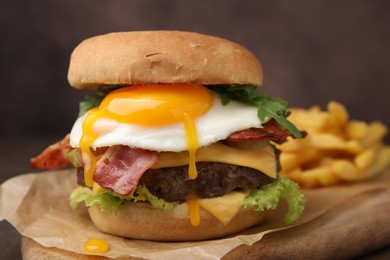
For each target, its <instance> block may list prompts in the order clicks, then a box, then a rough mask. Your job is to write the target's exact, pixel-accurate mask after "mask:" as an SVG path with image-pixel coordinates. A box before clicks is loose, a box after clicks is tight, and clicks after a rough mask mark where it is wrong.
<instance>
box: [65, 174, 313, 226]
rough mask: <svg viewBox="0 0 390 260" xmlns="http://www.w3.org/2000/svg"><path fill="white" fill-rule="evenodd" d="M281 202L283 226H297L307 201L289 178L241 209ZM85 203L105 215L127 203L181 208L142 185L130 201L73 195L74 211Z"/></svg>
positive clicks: (80, 191)
mask: <svg viewBox="0 0 390 260" xmlns="http://www.w3.org/2000/svg"><path fill="white" fill-rule="evenodd" d="M280 200H286V201H287V204H288V212H287V214H286V215H285V217H284V219H283V220H284V222H285V223H286V224H292V223H294V222H296V221H297V220H298V219H299V217H300V216H301V214H302V212H303V210H304V206H305V203H306V200H305V197H304V196H303V194H301V193H300V192H299V186H298V184H296V183H295V182H293V181H291V180H290V179H289V178H287V177H281V178H279V179H278V180H277V181H275V182H274V183H271V184H268V185H265V186H263V187H262V188H260V189H253V190H251V192H250V193H249V195H248V196H247V197H246V198H245V199H244V201H243V202H242V206H243V207H244V208H247V207H253V208H254V210H257V211H264V210H272V209H275V208H276V207H277V206H278V204H279V202H280ZM83 201H84V203H85V205H86V206H87V207H92V206H95V205H99V206H100V209H101V210H102V211H103V212H112V211H115V210H117V209H118V208H119V206H120V205H121V204H122V203H124V202H126V201H134V202H137V201H147V202H150V203H151V204H152V206H153V207H155V208H159V209H172V208H173V207H174V206H175V205H177V204H178V203H176V202H167V201H165V200H163V199H159V198H157V197H156V196H154V195H153V194H151V193H150V191H149V190H148V189H147V188H146V187H145V186H142V185H141V186H138V188H137V189H136V191H135V192H134V193H133V194H131V195H130V196H128V197H121V196H118V195H115V194H114V193H112V192H111V191H108V190H107V191H103V192H100V193H97V194H94V193H93V192H92V191H91V190H90V189H89V188H85V187H79V188H77V189H75V190H74V191H73V193H72V194H71V195H70V206H71V208H73V209H74V208H76V206H77V204H79V203H81V202H83Z"/></svg>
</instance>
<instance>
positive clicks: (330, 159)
mask: <svg viewBox="0 0 390 260" xmlns="http://www.w3.org/2000/svg"><path fill="white" fill-rule="evenodd" d="M327 110H328V111H322V110H321V108H320V107H318V106H314V107H312V108H310V109H300V108H297V109H291V112H292V114H291V116H290V117H289V119H290V121H292V122H293V123H294V124H295V125H296V126H297V127H298V128H299V129H301V130H304V131H306V132H307V133H308V135H307V137H306V138H303V139H290V140H289V141H288V142H285V143H283V144H281V145H277V148H278V149H280V150H281V155H280V163H281V167H282V171H281V175H286V176H288V177H290V178H291V179H292V180H294V181H296V182H298V183H299V184H300V185H301V186H303V187H318V186H328V185H333V184H336V183H340V182H345V181H361V180H366V179H370V178H373V177H374V176H377V175H379V174H380V173H382V172H383V171H384V170H385V169H386V168H388V167H389V166H390V146H386V145H384V143H383V137H384V136H385V135H386V133H387V128H386V126H385V125H383V124H382V123H381V122H372V123H369V124H368V123H365V122H362V121H355V120H349V115H348V112H347V110H346V109H345V107H344V106H343V105H341V104H340V103H337V102H333V101H332V102H329V104H328V107H327Z"/></svg>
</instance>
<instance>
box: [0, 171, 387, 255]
mask: <svg viewBox="0 0 390 260" xmlns="http://www.w3.org/2000/svg"><path fill="white" fill-rule="evenodd" d="M76 186H77V184H76V173H75V171H74V170H61V171H51V172H44V173H40V174H37V173H30V174H24V175H20V176H17V177H14V178H12V179H9V180H8V181H6V182H4V183H3V184H2V185H1V186H0V220H7V221H9V222H10V223H11V224H12V225H13V226H14V227H15V228H16V229H17V230H18V231H19V232H20V234H21V235H23V236H26V237H30V238H32V239H34V240H35V241H37V242H38V243H40V244H41V245H43V246H46V247H57V248H60V249H65V250H68V251H71V252H75V253H79V254H85V253H84V252H83V244H84V242H85V241H87V240H88V239H90V238H95V237H98V238H103V239H105V240H106V241H108V243H109V244H110V246H111V249H110V251H109V252H107V253H105V254H102V255H104V256H106V257H110V258H115V257H121V256H132V257H142V258H147V259H172V258H173V257H175V258H178V259H181V258H185V259H199V258H202V259H220V258H221V257H222V256H224V255H225V254H226V253H228V252H229V251H231V250H232V249H234V248H236V247H237V246H239V245H242V244H245V245H252V244H254V243H255V242H257V241H259V240H261V239H262V237H263V236H264V235H265V234H267V233H270V232H275V231H278V230H280V229H287V228H291V227H292V226H289V227H286V226H284V225H283V223H282V217H283V214H284V213H285V212H284V211H285V209H284V208H283V205H282V207H280V208H279V209H278V210H276V211H274V212H273V213H271V214H270V215H269V216H268V218H267V219H266V221H265V223H264V224H262V225H260V226H258V227H254V228H251V229H249V230H246V231H244V232H241V233H240V234H236V235H234V236H230V237H227V238H223V239H216V240H208V241H200V242H150V241H141V240H131V239H123V238H119V237H115V236H111V235H107V234H104V233H102V232H100V231H98V230H97V229H96V228H95V226H94V225H93V224H92V222H91V221H90V219H89V216H88V212H87V210H86V209H85V207H84V206H79V207H78V208H77V209H76V210H72V209H70V208H69V203H68V197H69V195H70V193H71V192H72V190H73V189H74V188H75V187H76ZM378 187H385V188H390V174H389V173H388V172H386V173H385V174H382V175H381V176H379V177H378V178H376V179H374V180H372V181H369V182H361V183H354V184H344V185H339V186H334V187H326V188H320V189H313V190H303V193H304V194H305V196H306V198H307V205H306V210H305V212H304V214H303V216H302V217H301V219H300V220H299V222H298V223H296V225H301V224H303V223H306V222H308V221H311V220H313V219H315V218H318V217H319V216H321V215H322V214H324V213H325V212H327V211H328V210H330V209H332V208H333V207H335V206H337V205H338V204H339V203H341V202H342V201H345V200H346V199H348V198H350V197H353V196H356V195H357V194H360V193H362V192H365V191H368V190H371V189H377V188H378Z"/></svg>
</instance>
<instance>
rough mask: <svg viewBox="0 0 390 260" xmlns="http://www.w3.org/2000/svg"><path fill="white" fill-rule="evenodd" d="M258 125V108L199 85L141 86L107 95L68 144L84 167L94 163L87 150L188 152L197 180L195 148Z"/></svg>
mask: <svg viewBox="0 0 390 260" xmlns="http://www.w3.org/2000/svg"><path fill="white" fill-rule="evenodd" d="M262 123H264V122H261V121H260V119H259V118H258V116H257V108H256V107H254V106H250V105H246V104H243V103H239V102H236V101H231V102H229V103H228V104H227V105H223V104H222V102H221V98H220V97H219V95H217V94H215V93H213V92H212V91H210V90H209V89H207V88H206V87H205V86H202V85H189V84H186V85H181V84H150V85H139V86H131V87H123V88H120V89H117V90H114V91H112V92H110V93H109V94H108V95H107V96H106V97H105V98H104V100H103V101H102V103H101V104H100V106H99V107H98V108H94V109H92V110H89V111H88V112H87V113H86V114H85V115H84V116H83V117H80V118H78V119H77V121H76V122H75V124H74V126H73V128H72V130H71V134H70V144H71V146H72V147H80V149H81V151H82V153H83V161H84V164H85V165H94V164H95V162H94V159H96V158H94V156H93V153H92V152H91V151H90V147H92V148H97V147H110V146H114V145H126V146H129V147H132V148H141V149H145V150H152V151H158V152H168V151H169V152H181V151H189V157H190V163H189V165H190V170H189V176H190V177H191V176H192V178H196V169H192V170H191V168H194V167H195V152H196V150H197V149H198V148H200V147H204V146H207V145H209V144H212V143H215V142H217V141H219V140H223V139H226V138H227V137H228V136H229V135H230V134H231V133H233V132H235V131H239V130H243V129H247V128H251V127H261V124H262ZM91 160H92V162H91ZM87 171H88V169H87ZM89 171H93V169H89ZM191 172H192V173H191Z"/></svg>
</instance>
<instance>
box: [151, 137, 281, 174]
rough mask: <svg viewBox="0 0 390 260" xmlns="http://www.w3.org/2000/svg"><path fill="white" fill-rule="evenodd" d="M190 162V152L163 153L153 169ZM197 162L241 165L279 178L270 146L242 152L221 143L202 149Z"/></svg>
mask: <svg viewBox="0 0 390 260" xmlns="http://www.w3.org/2000/svg"><path fill="white" fill-rule="evenodd" d="M188 161H189V155H188V152H180V153H173V152H163V153H161V154H160V157H159V160H158V161H157V163H155V164H154V165H153V166H152V168H155V169H158V168H167V167H176V166H183V165H188ZM195 161H196V162H220V163H228V164H233V165H240V166H245V167H249V168H253V169H256V170H259V171H261V172H263V173H264V174H266V175H268V176H269V177H271V178H276V177H277V164H276V159H275V151H274V149H273V148H272V147H271V146H270V145H267V146H266V147H264V148H261V149H252V150H242V149H237V148H233V147H230V146H226V145H224V144H222V143H220V142H219V143H215V144H212V145H209V146H207V147H203V148H200V149H199V150H198V151H197V152H196V156H195Z"/></svg>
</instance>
